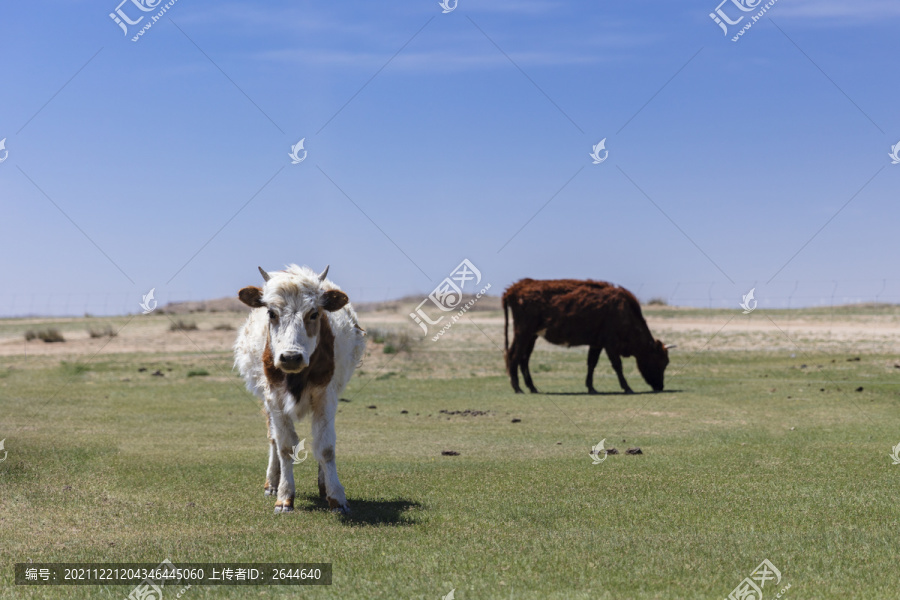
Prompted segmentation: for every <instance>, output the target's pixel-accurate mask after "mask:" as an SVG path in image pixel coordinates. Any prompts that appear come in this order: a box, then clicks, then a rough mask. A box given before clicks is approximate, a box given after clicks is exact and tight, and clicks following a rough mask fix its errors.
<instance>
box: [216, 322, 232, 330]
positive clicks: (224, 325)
mask: <svg viewBox="0 0 900 600" xmlns="http://www.w3.org/2000/svg"><path fill="white" fill-rule="evenodd" d="M213 329H215V330H216V331H234V325H229V324H228V323H219V324H218V325H216V326H215V327H213Z"/></svg>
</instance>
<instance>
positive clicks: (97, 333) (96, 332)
mask: <svg viewBox="0 0 900 600" xmlns="http://www.w3.org/2000/svg"><path fill="white" fill-rule="evenodd" d="M87 331H88V335H90V336H91V337H92V338H101V337H116V336H117V335H118V333H116V330H115V329H113V327H112V325H107V326H106V327H103V328H102V329H101V328H99V327H88V330H87Z"/></svg>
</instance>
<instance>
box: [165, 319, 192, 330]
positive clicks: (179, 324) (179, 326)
mask: <svg viewBox="0 0 900 600" xmlns="http://www.w3.org/2000/svg"><path fill="white" fill-rule="evenodd" d="M196 330H197V324H196V323H194V322H193V321H184V320H182V319H178V320H177V321H174V322H173V323H172V324H171V325H169V331H196Z"/></svg>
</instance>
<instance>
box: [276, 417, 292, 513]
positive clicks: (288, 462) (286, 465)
mask: <svg viewBox="0 0 900 600" xmlns="http://www.w3.org/2000/svg"><path fill="white" fill-rule="evenodd" d="M271 419H272V427H273V429H274V431H275V445H276V446H277V450H278V457H277V458H278V462H279V463H280V470H281V477H280V479H279V482H278V499H277V500H276V501H275V512H276V513H282V512H291V511H292V510H294V459H293V457H292V453H293V448H294V446H296V445H297V443H298V440H297V432H296V431H294V421H293V419H291V417H290V416H288V415H285V414H284V413H281V412H275V411H272V413H271Z"/></svg>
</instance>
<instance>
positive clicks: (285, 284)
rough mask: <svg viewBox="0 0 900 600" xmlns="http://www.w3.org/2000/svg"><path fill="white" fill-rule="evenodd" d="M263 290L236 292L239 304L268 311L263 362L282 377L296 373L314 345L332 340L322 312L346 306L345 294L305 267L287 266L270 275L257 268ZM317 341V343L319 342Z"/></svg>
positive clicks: (326, 271)
mask: <svg viewBox="0 0 900 600" xmlns="http://www.w3.org/2000/svg"><path fill="white" fill-rule="evenodd" d="M259 272H260V273H262V276H263V279H264V280H265V281H266V284H265V286H264V287H263V288H262V289H260V288H258V287H255V286H248V287H245V288H243V289H242V290H241V291H240V292H238V297H239V298H240V299H241V302H243V303H244V304H246V305H247V306H251V307H253V308H266V309H267V311H268V328H269V339H268V342H267V343H266V354H267V355H268V356H266V357H264V360H265V362H271V364H272V365H274V367H275V368H277V369H279V370H281V371H283V372H285V373H299V372H301V371H303V370H304V369H306V368H307V367H308V366H309V365H310V361H311V360H312V357H313V353H314V352H315V351H316V347H317V345H318V344H319V343H320V342H322V343H324V342H325V340H324V338H326V337H327V338H328V339H327V343H328V344H332V343H333V341H334V337H333V335H332V333H331V329H330V326H329V324H328V318H327V316H325V315H324V314H323V311H324V312H334V311H336V310H340V309H341V308H343V306H344V305H345V304H347V302H348V300H349V299H348V298H347V294H345V293H344V292H342V291H341V290H339V289H335V286H334V285H333V284H332V283H331V282H329V281H326V279H325V276H326V275H328V267H325V270H324V271H322V273H321V274H316V272H315V271H313V270H312V269H310V268H308V267H298V266H297V265H290V266H289V267H287V268H286V269H285V270H284V271H276V272H274V273H272V274H269V273H266V272H265V271H263V269H262V267H260V268H259ZM320 338H321V339H320Z"/></svg>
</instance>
